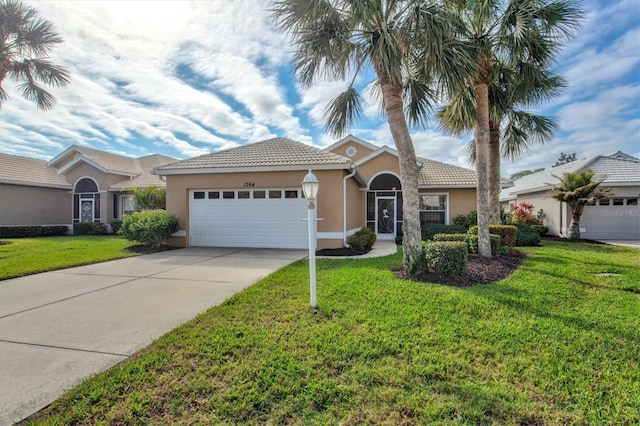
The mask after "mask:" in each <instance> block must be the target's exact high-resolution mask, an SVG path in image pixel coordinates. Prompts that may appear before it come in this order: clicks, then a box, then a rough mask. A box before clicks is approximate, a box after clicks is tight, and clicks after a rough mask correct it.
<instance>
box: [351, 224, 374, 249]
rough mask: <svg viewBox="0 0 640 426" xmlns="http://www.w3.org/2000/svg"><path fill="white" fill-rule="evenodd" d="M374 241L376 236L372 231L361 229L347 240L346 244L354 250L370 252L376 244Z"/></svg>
mask: <svg viewBox="0 0 640 426" xmlns="http://www.w3.org/2000/svg"><path fill="white" fill-rule="evenodd" d="M376 239H377V236H376V233H375V232H374V231H373V229H369V228H362V229H360V230H359V231H358V232H356V233H355V234H353V235H351V236H350V237H349V238H347V244H349V246H350V247H351V248H352V249H354V250H360V251H365V250H371V247H373V245H374V244H375V243H376Z"/></svg>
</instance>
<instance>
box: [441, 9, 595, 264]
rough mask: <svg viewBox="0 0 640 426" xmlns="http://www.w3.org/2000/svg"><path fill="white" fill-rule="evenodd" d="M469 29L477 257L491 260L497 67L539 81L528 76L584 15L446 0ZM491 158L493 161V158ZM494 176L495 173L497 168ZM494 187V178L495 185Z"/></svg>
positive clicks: (497, 125)
mask: <svg viewBox="0 0 640 426" xmlns="http://www.w3.org/2000/svg"><path fill="white" fill-rule="evenodd" d="M445 3H446V4H447V5H448V6H449V7H450V8H451V9H452V10H453V11H454V12H455V13H457V14H458V15H459V16H460V17H461V19H462V20H463V22H464V25H465V28H464V31H463V33H462V34H461V37H462V38H463V39H465V40H466V41H467V42H468V43H469V44H470V45H471V46H473V48H474V51H475V63H476V69H475V73H474V75H472V76H471V77H470V78H469V80H468V81H467V84H466V90H469V91H470V92H471V93H472V94H473V99H474V117H475V121H476V122H475V126H474V144H475V155H476V174H477V179H478V186H477V203H478V253H479V254H480V255H481V256H485V257H490V256H491V242H490V239H489V223H490V222H491V208H490V200H489V191H490V186H491V185H490V183H491V181H492V179H491V178H490V170H491V158H493V159H496V158H498V159H499V155H496V153H499V149H498V146H497V144H494V145H496V146H494V147H493V148H492V145H491V132H492V128H493V131H494V133H496V134H497V132H498V131H499V129H500V124H501V123H499V122H495V121H494V123H493V124H492V123H491V107H490V101H489V98H490V94H489V92H490V90H489V88H490V86H491V83H492V76H494V75H495V68H496V67H497V66H498V65H497V64H499V63H501V62H504V63H506V64H508V65H509V66H510V67H512V68H513V69H516V64H522V65H523V66H522V67H521V69H520V70H519V72H520V73H521V74H522V75H521V78H522V81H527V80H531V79H533V78H535V75H528V74H527V73H528V72H530V71H532V70H536V69H539V68H542V69H544V68H546V67H548V66H549V65H550V64H551V63H552V61H553V60H554V57H555V56H556V54H557V53H558V51H559V49H560V47H561V46H562V44H563V42H564V41H565V40H567V39H568V38H569V37H570V36H571V35H572V34H573V32H574V31H575V30H577V28H579V25H580V20H581V19H582V16H583V13H582V11H581V10H580V9H579V7H578V6H577V2H576V1H574V0H508V1H506V0H482V1H470V0H447V1H445ZM491 152H493V153H494V154H493V156H491ZM494 170H495V167H494ZM493 180H494V181H495V178H494V179H493Z"/></svg>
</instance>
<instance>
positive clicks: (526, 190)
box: [500, 151, 640, 240]
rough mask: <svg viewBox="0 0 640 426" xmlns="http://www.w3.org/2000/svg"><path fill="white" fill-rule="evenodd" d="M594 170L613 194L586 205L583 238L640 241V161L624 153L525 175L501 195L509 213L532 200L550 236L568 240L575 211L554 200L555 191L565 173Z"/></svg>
mask: <svg viewBox="0 0 640 426" xmlns="http://www.w3.org/2000/svg"><path fill="white" fill-rule="evenodd" d="M586 169H590V170H592V171H594V172H595V173H596V178H599V177H602V176H605V180H604V182H603V183H602V185H601V187H603V188H606V189H608V190H609V191H610V192H611V195H610V196H609V197H608V198H605V199H602V200H599V201H598V202H597V203H596V204H594V205H589V206H585V209H584V211H583V213H582V217H581V218H580V237H581V238H585V239H593V240H640V160H639V159H638V158H636V157H633V156H630V155H628V154H625V153H622V152H620V151H618V152H614V153H612V154H608V155H598V156H595V157H591V158H586V159H582V160H577V161H572V162H571V163H566V164H563V165H560V166H556V167H552V168H550V169H546V170H542V171H540V172H537V173H533V174H530V175H527V176H524V177H522V178H520V179H518V180H516V181H514V184H513V186H511V187H509V188H505V189H503V190H502V191H501V193H500V203H501V205H502V207H503V208H504V209H505V211H509V209H510V206H511V205H513V204H515V203H518V202H520V201H523V200H524V201H529V202H531V203H532V204H533V205H534V208H535V210H536V212H538V213H541V214H539V216H541V217H542V222H543V223H544V225H546V226H547V227H549V234H551V235H556V236H561V237H566V235H567V232H568V230H569V224H570V223H571V208H570V207H569V206H568V205H567V204H566V203H561V202H560V201H557V200H555V199H554V198H552V197H551V189H552V187H553V186H554V185H557V184H558V183H559V182H560V180H559V179H558V178H562V176H563V175H564V174H565V173H569V172H571V173H577V172H580V171H582V170H586Z"/></svg>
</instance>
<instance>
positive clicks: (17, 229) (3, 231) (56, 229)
mask: <svg viewBox="0 0 640 426" xmlns="http://www.w3.org/2000/svg"><path fill="white" fill-rule="evenodd" d="M68 233H69V228H68V227H66V226H64V225H55V226H49V225H45V226H0V238H36V237H56V236H62V235H67V234H68Z"/></svg>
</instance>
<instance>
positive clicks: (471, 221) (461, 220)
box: [452, 210, 478, 229]
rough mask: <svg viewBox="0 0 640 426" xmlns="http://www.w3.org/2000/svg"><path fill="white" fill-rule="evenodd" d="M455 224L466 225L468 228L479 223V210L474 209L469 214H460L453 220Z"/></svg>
mask: <svg viewBox="0 0 640 426" xmlns="http://www.w3.org/2000/svg"><path fill="white" fill-rule="evenodd" d="M452 222H453V224H454V225H459V226H464V227H465V228H466V229H469V228H471V227H472V226H475V225H477V224H478V211H477V210H472V211H470V212H469V213H467V214H459V215H457V216H455V217H454V218H453V220H452Z"/></svg>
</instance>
